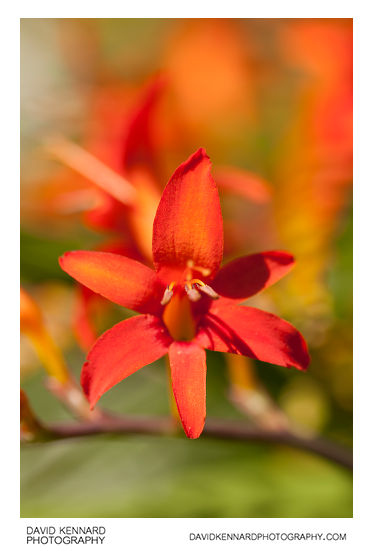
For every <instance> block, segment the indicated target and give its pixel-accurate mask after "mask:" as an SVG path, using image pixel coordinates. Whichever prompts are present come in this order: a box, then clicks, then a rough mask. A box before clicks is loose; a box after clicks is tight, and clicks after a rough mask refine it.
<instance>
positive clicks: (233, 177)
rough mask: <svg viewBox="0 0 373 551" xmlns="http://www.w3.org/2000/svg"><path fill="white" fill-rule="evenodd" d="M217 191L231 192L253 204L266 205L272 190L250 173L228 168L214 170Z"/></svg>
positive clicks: (261, 179)
mask: <svg viewBox="0 0 373 551" xmlns="http://www.w3.org/2000/svg"><path fill="white" fill-rule="evenodd" d="M214 178H215V182H216V184H217V186H218V188H219V189H222V190H227V191H231V192H233V193H237V194H238V195H240V196H242V197H245V199H248V200H249V201H253V202H254V203H268V202H269V201H270V199H271V196H272V190H271V188H270V186H269V184H267V182H266V181H265V180H264V179H263V178H261V177H260V176H257V175H256V174H254V173H252V172H248V171H247V170H242V169H239V168H234V167H230V166H225V167H219V168H217V169H216V170H214Z"/></svg>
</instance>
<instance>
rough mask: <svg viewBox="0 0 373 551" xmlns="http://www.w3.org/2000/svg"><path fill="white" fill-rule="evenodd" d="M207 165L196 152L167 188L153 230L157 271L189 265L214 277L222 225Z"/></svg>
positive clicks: (177, 171)
mask: <svg viewBox="0 0 373 551" xmlns="http://www.w3.org/2000/svg"><path fill="white" fill-rule="evenodd" d="M210 169H211V162H210V159H209V157H208V156H207V155H206V152H205V150H204V149H199V150H198V151H197V152H196V153H194V155H192V156H191V157H189V159H188V160H187V161H185V162H184V163H182V164H181V165H180V166H179V168H178V169H177V170H176V171H175V172H174V174H173V175H172V177H171V179H170V181H169V183H168V184H167V186H166V188H165V190H164V192H163V194H162V198H161V200H160V203H159V206H158V210H157V213H156V216H155V220H154V226H153V257H154V264H155V266H156V268H157V269H159V268H160V267H162V266H164V265H167V266H183V267H186V265H187V263H190V262H193V263H194V265H195V266H199V267H202V268H204V269H206V270H209V271H210V272H211V273H212V274H214V273H215V272H216V271H217V269H218V267H219V265H220V262H221V258H222V253H223V221H222V215H221V209H220V203H219V195H218V191H217V188H216V184H215V182H214V180H213V179H212V176H211V172H210Z"/></svg>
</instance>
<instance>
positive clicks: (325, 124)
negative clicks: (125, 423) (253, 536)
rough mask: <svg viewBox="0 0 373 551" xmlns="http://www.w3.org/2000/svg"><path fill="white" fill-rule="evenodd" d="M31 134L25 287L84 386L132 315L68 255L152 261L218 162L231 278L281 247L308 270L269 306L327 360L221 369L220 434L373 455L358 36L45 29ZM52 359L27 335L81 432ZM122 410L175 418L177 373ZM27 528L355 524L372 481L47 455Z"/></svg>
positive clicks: (299, 31)
mask: <svg viewBox="0 0 373 551" xmlns="http://www.w3.org/2000/svg"><path fill="white" fill-rule="evenodd" d="M21 121H22V123H21V176H22V181H21V283H22V286H23V288H24V289H25V290H26V292H27V293H28V294H29V295H30V296H31V297H32V298H33V300H34V301H35V302H36V303H37V305H38V307H39V308H40V311H41V313H42V316H43V320H44V321H43V323H44V324H45V327H46V331H47V332H48V334H49V335H50V336H51V339H52V340H53V342H54V343H55V346H56V347H57V348H58V350H59V354H60V355H61V357H62V356H63V358H64V360H61V361H63V362H65V363H66V365H67V366H68V368H69V369H70V371H71V372H72V373H73V374H75V376H76V378H79V373H80V369H81V366H82V364H83V362H84V358H85V354H86V351H87V349H88V348H89V346H90V345H91V344H92V342H93V341H94V339H95V337H96V335H97V334H100V332H102V331H104V330H106V329H107V328H109V327H111V326H112V325H113V323H116V322H118V321H120V320H121V319H123V318H124V317H127V316H129V315H131V312H127V311H124V310H123V308H120V307H119V306H118V307H115V306H113V305H109V303H107V302H105V301H104V300H103V299H102V300H101V299H98V298H97V297H96V296H92V295H91V294H87V293H86V292H85V290H84V289H83V288H78V287H77V286H76V285H75V284H74V282H73V280H72V279H71V278H69V277H68V276H67V275H66V274H65V273H64V272H63V271H62V270H61V269H60V268H59V265H58V256H60V255H61V254H62V253H63V252H65V251H68V250H73V249H96V250H115V251H118V252H123V253H124V254H128V255H130V256H132V257H134V258H139V259H141V260H142V261H145V262H148V263H150V256H149V254H150V253H149V250H150V246H151V237H150V236H151V224H152V217H153V215H154V209H155V206H156V205H157V202H158V200H159V196H160V193H161V191H162V188H163V187H164V186H165V184H166V183H167V181H168V179H169V177H170V176H171V174H172V173H173V171H174V170H175V169H176V168H177V166H178V165H179V164H180V163H181V162H183V161H184V160H185V159H186V158H187V157H188V156H189V155H190V154H191V153H193V152H194V151H195V150H196V149H198V148H199V147H204V148H206V150H207V153H208V155H209V156H210V158H211V160H212V165H213V174H214V176H215V179H216V181H217V184H218V187H219V191H220V197H221V204H222V210H223V217H224V231H225V260H229V259H231V258H234V257H237V256H240V255H243V254H247V253H251V252H260V251H264V250H274V249H285V250H288V251H290V252H291V253H293V254H294V256H295V257H296V260H297V264H296V267H295V269H294V270H293V271H292V272H291V274H289V275H288V276H286V278H284V280H283V281H280V282H279V283H277V284H276V285H275V286H274V287H273V288H269V289H267V290H265V291H264V292H263V293H261V294H260V295H258V296H255V297H252V298H251V299H250V300H249V301H247V304H249V305H253V306H256V307H259V308H263V309H264V310H268V311H272V312H274V313H276V314H277V315H280V316H281V317H283V318H285V319H287V320H288V321H290V322H291V323H293V324H294V325H295V326H296V327H297V328H298V329H299V330H300V331H301V332H302V333H303V335H304V336H305V338H306V340H307V342H308V345H309V348H310V353H311V358H312V361H311V365H310V367H309V370H308V372H307V373H301V372H298V371H296V370H294V369H291V370H288V369H285V368H281V367H278V366H272V365H267V364H264V363H261V362H255V361H252V362H249V361H246V360H244V362H243V363H240V364H238V363H235V361H234V360H232V358H231V356H230V355H223V354H218V353H209V354H208V360H207V365H208V375H207V416H208V417H219V418H224V419H240V420H241V421H246V422H247V423H251V424H254V423H256V424H259V426H263V427H266V428H268V427H271V428H273V427H276V426H279V425H280V424H284V423H285V424H286V426H290V427H292V428H293V429H294V430H295V431H298V432H299V433H302V434H304V435H310V436H312V435H322V436H324V437H326V438H328V439H330V440H333V441H334V442H338V443H340V444H343V445H346V446H351V445H352V20H350V19H325V20H323V19H289V20H288V19H270V20H255V19H234V20H233V19H232V20H224V19H219V20H215V19H191V20H187V19H23V20H22V21H21ZM123 190H124V191H123ZM37 352H38V351H37V347H36V351H35V339H32V338H31V339H30V332H27V331H23V332H22V334H21V386H22V388H23V389H24V390H25V392H26V393H27V395H28V398H29V401H30V404H31V406H32V408H33V409H34V411H35V414H36V415H37V416H38V417H39V418H40V419H41V420H43V421H45V422H55V421H59V420H64V419H71V418H72V415H71V413H69V411H68V410H66V409H65V408H64V407H63V406H62V404H61V403H60V401H59V400H58V399H57V398H56V397H55V395H53V394H52V393H51V392H49V391H48V390H47V388H46V385H45V379H46V372H45V369H43V366H44V368H45V367H46V364H47V363H48V359H47V360H46V361H45V358H44V361H43V358H41V357H40V354H39V355H38V353H37ZM47 371H48V367H47ZM49 375H51V370H50V369H49ZM52 375H53V373H52ZM258 400H259V402H258ZM260 400H261V401H260ZM258 403H259V404H260V407H259V406H258ZM100 404H101V405H102V407H103V408H107V409H108V410H110V411H114V412H117V413H121V414H124V415H125V414H128V415H130V414H133V415H150V416H151V415H168V412H169V398H168V381H167V372H166V368H165V364H164V362H163V361H159V362H156V363H155V364H152V365H150V366H147V367H145V368H143V369H141V370H140V371H138V372H137V373H135V374H133V375H132V376H131V377H129V378H128V379H126V380H125V381H123V382H122V383H120V384H119V385H117V386H116V387H114V388H113V389H112V390H110V391H109V392H108V393H107V394H105V396H104V397H103V398H102V400H101V402H100ZM263 404H264V405H263ZM281 426H282V425H281ZM21 516H23V517H350V516H352V477H351V475H350V473H349V472H348V471H346V470H345V469H343V468H342V467H340V466H337V465H334V464H333V463H332V462H329V461H327V460H324V459H322V458H319V457H316V456H314V455H311V454H309V453H307V452H303V451H302V452H301V451H298V450H293V449H290V448H287V447H281V446H278V445H273V444H254V443H250V442H248V443H246V442H233V441H231V442H227V441H219V440H213V439H207V438H204V437H203V435H202V436H201V438H199V439H198V440H196V441H189V440H187V439H186V438H184V437H172V436H169V437H165V436H162V437H161V436H159V437H158V436H145V435H142V436H135V435H129V436H124V435H120V436H119V435H118V436H92V437H86V438H81V439H79V440H78V439H77V440H66V441H58V442H57V441H56V442H46V443H31V442H30V443H27V444H24V445H22V448H21Z"/></svg>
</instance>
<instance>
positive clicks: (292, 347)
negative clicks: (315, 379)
mask: <svg viewBox="0 0 373 551" xmlns="http://www.w3.org/2000/svg"><path fill="white" fill-rule="evenodd" d="M196 340H197V342H198V344H200V346H203V347H204V348H208V349H209V350H216V351H218V352H231V353H232V354H241V355H242V356H248V357H249V358H255V359H257V360H261V361H262V362H268V363H271V364H275V365H282V366H284V367H296V368H297V369H301V370H305V369H307V367H308V364H309V362H310V358H309V355H308V351H307V345H306V343H305V341H304V339H303V337H302V335H301V334H300V333H299V331H297V329H295V327H293V326H292V325H291V324H290V323H288V322H287V321H285V320H283V319H281V318H279V317H277V316H275V315H273V314H270V313H268V312H264V311H263V310H258V309H257V308H249V307H247V306H234V305H233V306H231V307H228V308H227V307H224V306H223V307H220V308H219V306H218V305H217V306H215V305H214V306H213V307H212V309H211V310H210V312H209V314H208V316H206V318H205V319H204V321H203V325H202V326H201V327H200V332H199V334H198V335H197V337H196Z"/></svg>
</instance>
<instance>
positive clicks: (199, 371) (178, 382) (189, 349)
mask: <svg viewBox="0 0 373 551" xmlns="http://www.w3.org/2000/svg"><path fill="white" fill-rule="evenodd" d="M168 353H169V357H170V367H171V379H172V389H173V392H174V396H175V400H176V405H177V409H178V411H179V415H180V419H181V422H182V424H183V427H184V431H185V434H186V435H187V436H188V438H198V437H199V435H200V434H201V432H202V430H203V427H204V424H205V418H206V353H205V351H204V350H203V349H202V348H200V347H199V346H198V345H197V344H195V343H194V342H193V341H190V342H176V341H175V342H173V343H172V344H171V346H170V348H169V351H168Z"/></svg>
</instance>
